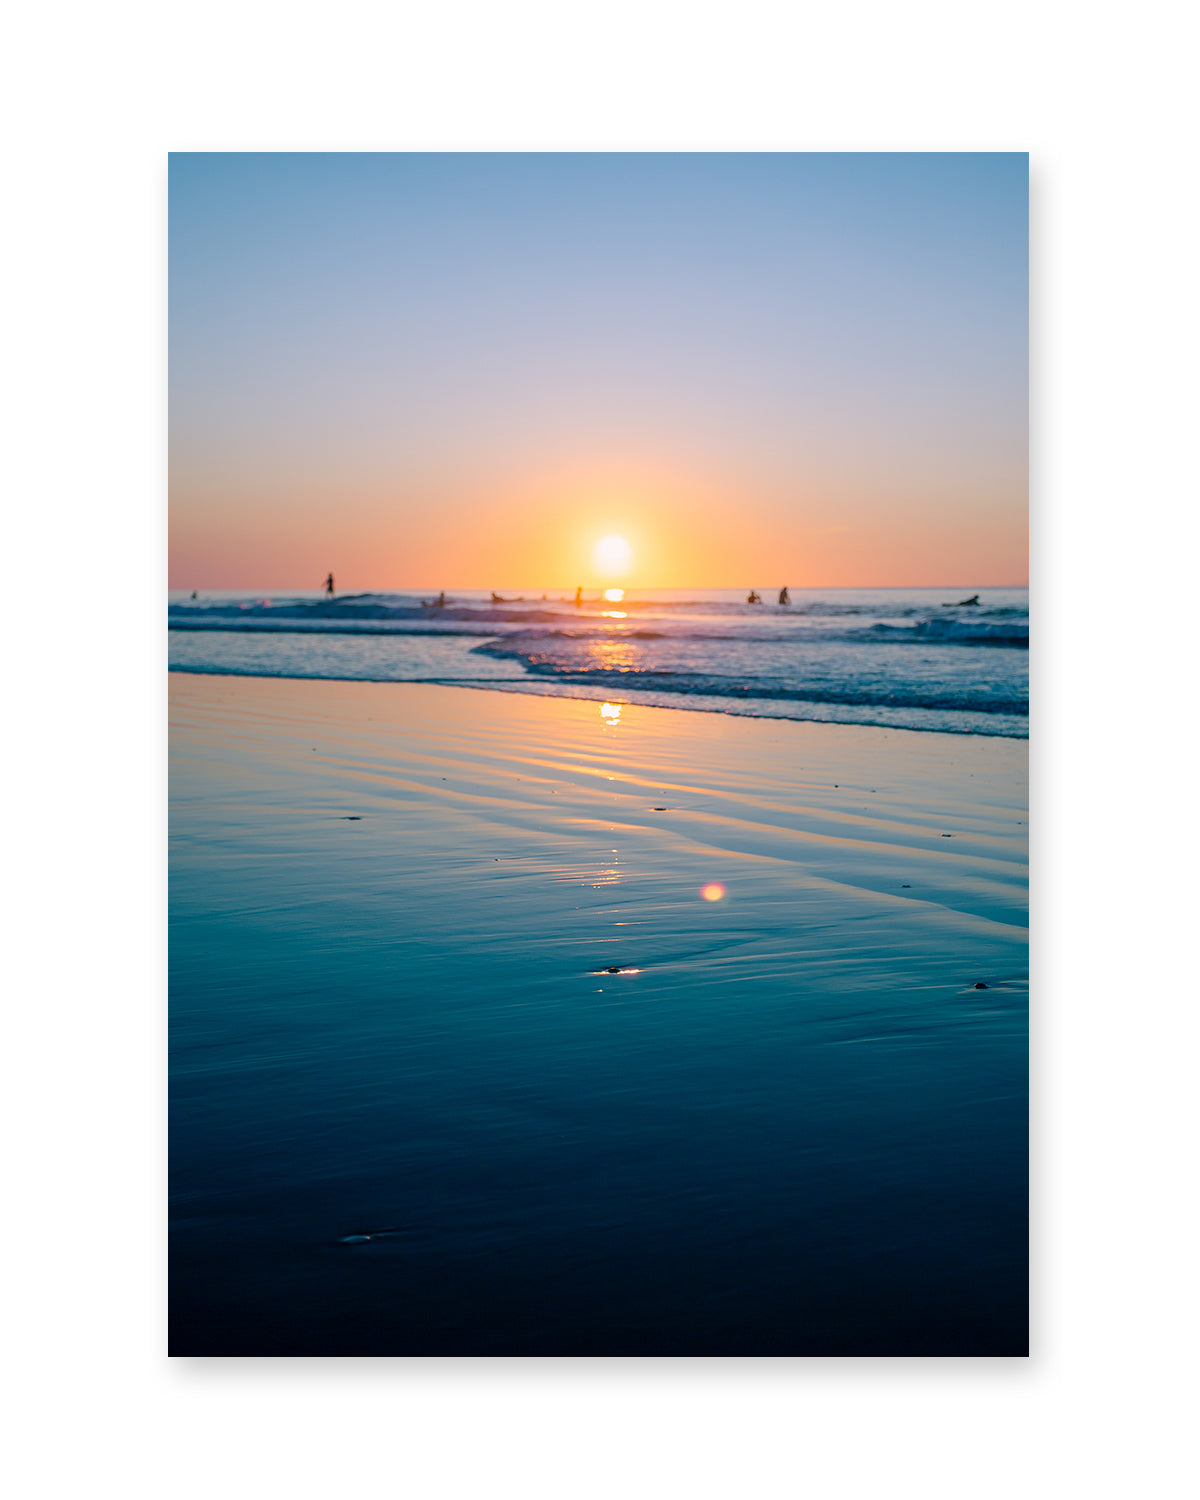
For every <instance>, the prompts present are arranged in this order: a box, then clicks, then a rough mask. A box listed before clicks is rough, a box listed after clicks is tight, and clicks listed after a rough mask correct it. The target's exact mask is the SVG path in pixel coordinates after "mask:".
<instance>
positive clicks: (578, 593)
mask: <svg viewBox="0 0 1200 1500" xmlns="http://www.w3.org/2000/svg"><path fill="white" fill-rule="evenodd" d="M582 603H583V585H582V584H580V585H579V587H578V588H577V589H576V590H575V608H576V609H578V608H579V606H580V605H581V604H582Z"/></svg>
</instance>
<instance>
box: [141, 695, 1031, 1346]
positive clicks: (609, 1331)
mask: <svg viewBox="0 0 1200 1500" xmlns="http://www.w3.org/2000/svg"><path fill="white" fill-rule="evenodd" d="M171 705H172V731H171V736H172V948H171V956H172V1174H173V1178H172V1188H173V1191H172V1205H173V1231H172V1245H173V1248H172V1266H173V1276H172V1331H171V1341H172V1352H173V1353H175V1354H247V1355H267V1354H295V1355H305V1354H350V1355H353V1354H374V1355H379V1354H385V1355H386V1354H393V1355H405V1354H416V1355H428V1354H468V1355H470V1354H482V1355H501V1354H538V1355H547V1354H567V1355H589V1354H599V1355H627V1354H633V1355H638V1354H645V1355H660V1354H700V1355H704V1354H709V1355H729V1354H734V1355H737V1354H741V1355H755V1354H765V1355H803V1354H974V1355H988V1354H1009V1355H1011V1354H1020V1353H1023V1352H1024V1351H1025V1347H1026V1328H1025V1182H1026V1171H1025V1150H1026V1146H1025V1141H1026V1132H1025V1000H1026V967H1025V966H1026V944H1025V938H1026V933H1025V896H1026V870H1025V833H1026V825H1025V818H1026V812H1025V756H1026V748H1027V747H1026V745H1025V744H1024V743H1023V742H1019V741H1013V740H1004V739H982V738H975V737H970V736H953V735H941V734H921V733H912V732H906V731H900V730H882V729H870V728H861V727H849V726H841V725H828V724H800V723H791V722H785V721H775V720H772V721H758V720H749V719H744V718H733V717H725V716H720V715H714V714H702V713H691V712H686V711H680V712H672V711H670V710H665V709H652V708H645V707H640V706H628V705H626V706H624V707H621V708H619V710H618V709H617V708H616V706H614V705H600V704H597V703H594V702H583V701H574V700H558V699H547V698H540V697H534V696H521V695H516V694H499V693H489V692H485V691H479V692H474V691H470V690H466V689H461V688H446V687H436V686H428V685H421V684H391V683H385V684H379V683H358V682H328V681H309V682H302V681H289V680H276V679H262V678H235V677H203V676H194V675H182V674H175V675H173V676H172V678H171ZM712 886H720V887H722V888H723V894H722V895H721V897H720V899H717V900H708V899H705V898H704V896H703V895H702V890H703V889H704V888H705V887H712ZM710 894H712V892H710ZM614 968H615V969H617V970H619V971H620V972H618V973H615V974H614V973H610V972H608V971H609V970H611V969H614ZM977 985H983V986H986V988H976V986H977Z"/></svg>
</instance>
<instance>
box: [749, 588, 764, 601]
mask: <svg viewBox="0 0 1200 1500" xmlns="http://www.w3.org/2000/svg"><path fill="white" fill-rule="evenodd" d="M746 603H747V604H761V603H762V595H761V594H760V593H759V592H758V590H757V589H751V590H750V592H749V593H748V594H747V595H746Z"/></svg>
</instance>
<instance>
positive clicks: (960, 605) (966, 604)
mask: <svg viewBox="0 0 1200 1500" xmlns="http://www.w3.org/2000/svg"><path fill="white" fill-rule="evenodd" d="M978 603H979V595H978V594H972V595H971V597H970V598H969V599H960V600H958V602H957V603H956V604H943V605H942V608H943V609H969V608H970V606H971V605H973V604H978Z"/></svg>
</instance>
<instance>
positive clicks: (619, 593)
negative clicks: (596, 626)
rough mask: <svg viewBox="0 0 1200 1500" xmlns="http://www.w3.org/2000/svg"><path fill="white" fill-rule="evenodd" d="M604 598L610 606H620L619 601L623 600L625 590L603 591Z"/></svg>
mask: <svg viewBox="0 0 1200 1500" xmlns="http://www.w3.org/2000/svg"><path fill="white" fill-rule="evenodd" d="M604 597H605V598H606V599H607V600H608V602H609V603H610V604H620V602H621V600H622V599H624V597H625V590H624V589H605V590H604Z"/></svg>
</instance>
